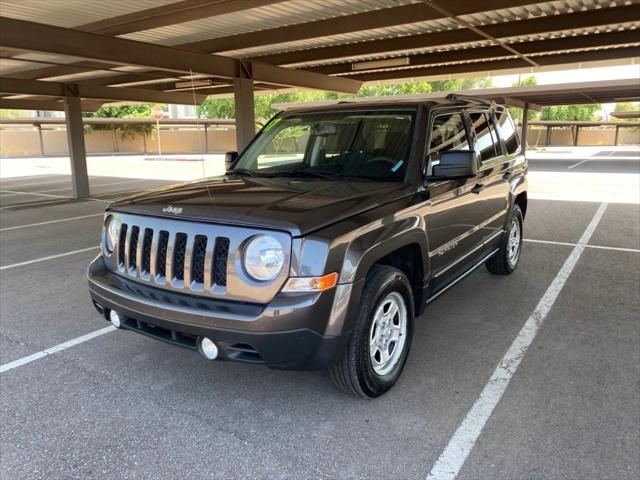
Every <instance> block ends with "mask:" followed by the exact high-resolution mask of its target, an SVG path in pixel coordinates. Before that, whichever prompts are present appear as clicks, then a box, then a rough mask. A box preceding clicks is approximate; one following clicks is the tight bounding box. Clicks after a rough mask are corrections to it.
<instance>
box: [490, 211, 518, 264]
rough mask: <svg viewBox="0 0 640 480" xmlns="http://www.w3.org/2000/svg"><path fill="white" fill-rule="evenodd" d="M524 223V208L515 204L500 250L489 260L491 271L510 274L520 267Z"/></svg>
mask: <svg viewBox="0 0 640 480" xmlns="http://www.w3.org/2000/svg"><path fill="white" fill-rule="evenodd" d="M523 224H524V221H523V217H522V210H520V207H519V206H518V205H514V206H513V208H512V210H511V215H510V217H509V228H508V229H507V232H506V235H504V236H503V238H502V240H501V242H500V250H498V252H497V253H496V254H495V255H494V256H493V257H491V258H490V259H489V260H487V263H486V265H487V269H488V270H489V271H490V272H491V273H494V274H496V275H509V274H510V273H512V272H513V271H514V270H515V269H516V268H518V262H519V261H520V252H521V251H522V240H523V235H522V232H523Z"/></svg>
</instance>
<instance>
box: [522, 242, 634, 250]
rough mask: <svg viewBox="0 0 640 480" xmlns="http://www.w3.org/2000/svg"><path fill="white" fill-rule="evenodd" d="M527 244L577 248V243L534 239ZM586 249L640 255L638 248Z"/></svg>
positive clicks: (602, 246)
mask: <svg viewBox="0 0 640 480" xmlns="http://www.w3.org/2000/svg"><path fill="white" fill-rule="evenodd" d="M524 241H525V242H530V243H543V244H548V245H562V246H565V247H575V246H576V245H577V243H570V242H554V241H552V240H534V239H532V238H525V239H524ZM582 246H583V247H585V248H597V249H600V250H613V251H616V252H631V253H640V249H638V248H624V247H607V246H605V245H582Z"/></svg>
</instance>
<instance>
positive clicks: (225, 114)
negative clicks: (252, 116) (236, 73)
mask: <svg viewBox="0 0 640 480" xmlns="http://www.w3.org/2000/svg"><path fill="white" fill-rule="evenodd" d="M196 111H197V112H198V116H199V117H206V118H234V116H235V105H234V103H233V98H208V99H206V100H205V101H204V102H203V103H202V105H198V108H197V109H196Z"/></svg>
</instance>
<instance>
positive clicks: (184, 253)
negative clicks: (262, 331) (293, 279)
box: [104, 212, 291, 303]
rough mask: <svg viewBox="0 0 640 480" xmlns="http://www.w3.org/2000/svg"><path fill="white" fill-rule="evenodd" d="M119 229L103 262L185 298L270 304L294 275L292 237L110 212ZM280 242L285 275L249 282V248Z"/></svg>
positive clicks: (241, 228)
mask: <svg viewBox="0 0 640 480" xmlns="http://www.w3.org/2000/svg"><path fill="white" fill-rule="evenodd" d="M110 214H112V215H113V216H114V217H115V218H114V220H115V221H116V222H117V224H118V235H119V236H118V242H116V252H115V254H114V255H111V256H110V257H104V260H105V263H106V264H107V267H108V268H109V269H110V270H112V271H113V272H117V273H118V274H119V275H123V276H125V277H126V278H129V279H132V280H134V281H139V282H142V283H145V284H148V285H150V286H155V287H158V288H162V289H166V290H172V291H176V292H181V293H187V294H194V295H199V296H206V297H212V298H219V299H228V300H239V301H247V302H252V303H268V302H269V301H271V299H272V298H273V297H274V296H275V295H276V294H277V293H278V291H279V290H280V288H281V287H282V285H283V284H284V282H285V281H286V279H287V277H288V275H289V267H290V253H291V237H290V235H289V234H288V233H285V232H280V231H272V230H264V229H256V228H248V227H239V226H227V225H218V224H203V223H197V222H189V221H183V220H174V219H167V218H162V217H148V216H143V215H134V214H128V213H120V212H110ZM263 234H269V235H272V236H273V237H275V238H276V239H277V240H278V241H279V242H280V243H281V244H282V246H283V249H284V251H285V265H284V267H283V269H282V272H281V273H280V275H279V276H278V277H277V278H275V279H274V280H271V281H268V282H259V281H256V280H254V279H253V278H251V277H249V276H248V275H247V274H246V272H245V271H244V267H243V265H242V251H243V248H244V245H246V243H247V242H248V241H249V240H250V239H251V238H253V237H254V236H256V235H263Z"/></svg>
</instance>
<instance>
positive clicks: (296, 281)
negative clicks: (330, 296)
mask: <svg viewBox="0 0 640 480" xmlns="http://www.w3.org/2000/svg"><path fill="white" fill-rule="evenodd" d="M337 283H338V273H337V272H333V273H329V274H327V275H324V276H322V277H293V278H290V279H289V281H288V282H287V283H286V285H285V286H284V288H283V289H282V291H283V292H288V293H290V292H323V291H325V290H329V289H330V288H333V287H335V286H336V285H337Z"/></svg>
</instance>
